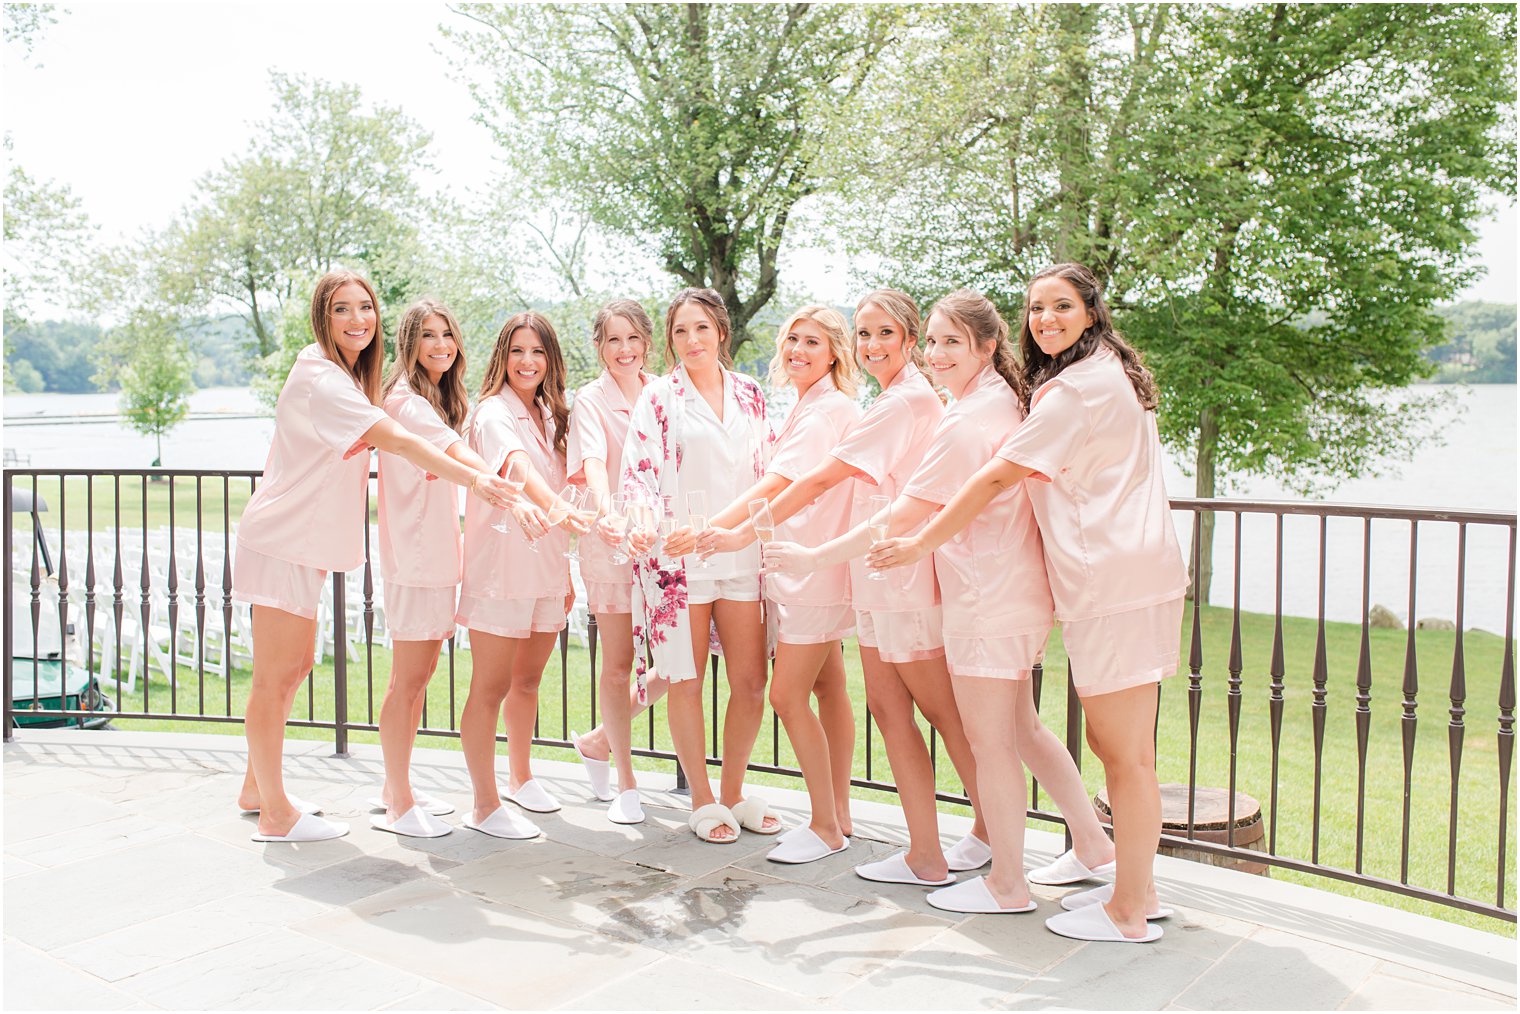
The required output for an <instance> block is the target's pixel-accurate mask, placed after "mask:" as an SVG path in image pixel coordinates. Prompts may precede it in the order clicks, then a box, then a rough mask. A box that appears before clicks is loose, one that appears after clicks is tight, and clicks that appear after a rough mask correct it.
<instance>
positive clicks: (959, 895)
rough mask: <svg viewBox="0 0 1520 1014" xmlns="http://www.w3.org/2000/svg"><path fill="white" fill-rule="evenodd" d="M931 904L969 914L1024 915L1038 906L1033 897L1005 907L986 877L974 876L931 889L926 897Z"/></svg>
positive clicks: (950, 910)
mask: <svg viewBox="0 0 1520 1014" xmlns="http://www.w3.org/2000/svg"><path fill="white" fill-rule="evenodd" d="M924 900H926V901H927V902H928V903H929V904H931V905H933V906H934V907H935V908H939V909H943V910H944V911H946V912H965V913H967V914H969V915H1022V914H1023V913H1025V912H1033V911H1034V910H1035V909H1036V908H1038V907H1039V906H1037V905H1036V904H1035V901H1034V899H1033V898H1030V899H1029V904H1027V905H1023V906H1021V907H1019V908H1004V907H1003V906H1002V905H999V904H998V900H997V899H996V898H994V897H993V896H992V892H991V891H989V890H988V889H987V878H986V877H972V878H971V879H970V880H967V881H965V882H964V883H960V884H956V885H955V886H954V887H946V888H944V889H943V890H939V891H931V892H929V894H928V895H927V896H926V897H925V899H924Z"/></svg>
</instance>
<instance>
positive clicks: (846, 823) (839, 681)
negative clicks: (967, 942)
mask: <svg viewBox="0 0 1520 1014" xmlns="http://www.w3.org/2000/svg"><path fill="white" fill-rule="evenodd" d="M770 379H771V385H772V386H773V387H776V388H779V387H781V386H782V385H783V384H791V385H792V387H793V388H794V389H795V390H796V393H797V404H796V405H795V406H794V407H793V408H792V411H791V413H790V414H789V415H788V416H787V419H786V422H785V423H784V424H783V425H782V427H781V433H780V435H779V436H777V438H776V446H775V451H774V454H773V456H772V458H771V463H770V467H769V468H768V470H767V471H766V473H765V478H763V479H761V480H760V482H758V483H756V484H755V485H754V486H753V487H751V488H750V489H749V490H747V491H746V492H744V493H743V494H741V495H740V496H739V498H738V499H736V500H735V501H734V502H733V503H731V504H729V505H728V506H727V507H726V508H725V509H724V510H722V511H720V512H719V513H718V514H717V515H716V516H715V517H714V518H713V519H712V524H713V527H712V528H710V529H709V530H708V531H707V532H705V533H703V535H702V537H701V539H699V540H698V546H699V548H700V549H702V550H703V551H704V553H706V554H711V553H712V552H714V551H718V552H734V551H737V550H739V549H741V548H743V547H744V546H745V545H748V544H749V542H750V541H751V538H752V533H753V530H754V525H753V524H751V525H750V526H749V530H748V532H744V533H741V532H733V531H729V530H728V529H733V528H736V527H737V526H739V525H740V524H742V523H743V522H744V521H745V520H746V519H748V518H750V516H751V508H752V507H753V506H754V505H755V504H756V502H757V501H758V502H760V503H764V502H765V501H767V500H770V499H772V498H774V497H775V496H776V495H777V494H779V493H780V492H781V491H782V490H784V489H786V488H787V487H788V486H790V485H791V484H792V483H793V482H794V481H796V480H797V479H800V478H801V477H802V476H803V475H804V474H806V473H807V472H808V470H809V469H811V468H812V467H813V466H814V465H816V464H818V462H820V461H822V460H823V459H824V458H825V457H827V456H828V454H829V451H831V450H832V449H833V448H834V447H835V446H837V445H838V444H839V442H840V441H841V440H843V439H844V436H845V433H846V432H848V430H849V429H850V427H851V426H853V425H854V424H855V422H856V421H857V420H858V419H859V418H860V409H859V407H858V406H857V405H856V404H855V389H856V386H857V383H858V377H857V374H856V372H855V360H854V355H853V349H851V347H850V336H849V326H848V325H847V324H846V323H845V320H844V318H843V317H842V316H840V315H839V312H838V311H836V310H832V309H830V308H828V307H825V306H805V307H803V308H802V309H800V310H798V311H797V312H796V313H794V314H792V316H791V319H790V320H788V321H786V322H785V323H784V324H783V325H782V327H781V330H780V332H779V333H778V334H777V336H776V355H775V357H774V358H773V359H772V360H771V369H770ZM761 519H762V520H763V519H764V515H763V514H762V515H761ZM849 521H850V490H849V488H848V487H847V486H845V485H843V484H841V485H839V486H836V487H835V488H834V489H832V490H830V491H829V492H827V493H825V494H823V495H822V496H821V497H819V498H818V500H817V502H816V503H813V504H811V505H809V506H807V507H806V508H804V509H803V510H802V512H801V513H799V514H797V515H796V516H795V517H793V518H792V519H791V520H790V521H789V522H787V524H786V525H785V526H784V528H783V529H782V533H783V535H784V537H786V538H791V539H795V540H797V541H798V542H801V543H803V544H804V545H818V544H820V543H823V542H826V541H828V540H829V539H832V538H834V537H835V536H838V535H841V534H843V532H844V530H845V529H846V528H848V527H849ZM765 583H766V595H765V601H766V608H767V610H768V611H769V614H770V616H771V617H772V618H773V620H774V623H773V624H771V626H772V627H773V628H774V629H775V631H776V641H777V643H776V664H775V670H774V678H773V679H772V681H771V692H770V701H771V707H772V708H773V709H774V710H775V712H776V714H777V715H778V716H780V718H781V722H782V724H783V725H785V726H786V734H787V738H788V739H790V740H791V743H792V749H793V751H794V752H795V753H796V755H797V763H798V766H799V767H801V768H802V776H803V779H804V781H805V782H806V783H807V789H808V797H809V802H810V804H811V809H812V816H811V817H810V818H809V821H808V825H807V826H806V827H801V828H798V829H796V830H795V831H789V832H788V833H787V834H786V835H785V836H784V837H783V838H782V841H781V843H780V844H779V845H777V846H776V847H775V848H774V849H772V850H771V851H770V853H769V854H768V855H767V856H766V858H767V859H770V860H771V861H772V862H777V863H809V862H813V861H815V860H818V859H823V858H824V857H826V856H831V855H833V854H834V853H836V852H840V851H843V850H844V849H846V848H848V847H849V839H848V837H846V836H847V835H848V834H849V833H850V831H851V824H850V773H851V769H852V768H853V766H854V762H855V716H854V712H853V709H852V708H851V706H850V695H849V689H848V688H847V687H846V685H845V672H844V654H843V651H842V649H841V645H840V641H841V639H842V638H844V637H846V636H848V635H849V634H850V633H851V632H852V631H853V630H854V627H855V614H854V611H853V610H852V609H851V608H850V573H849V567H848V565H846V564H844V563H839V564H836V565H834V566H831V567H819V568H817V569H816V570H814V571H812V572H811V573H809V574H803V575H791V574H776V575H774V576H772V577H770V578H767V579H766V582H765ZM810 695H812V696H816V697H817V698H818V713H817V714H814V713H813V709H812V708H811V707H810V706H809V703H808V698H809V696H810ZM820 719H821V720H820Z"/></svg>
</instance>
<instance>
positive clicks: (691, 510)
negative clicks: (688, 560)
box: [686, 489, 712, 570]
mask: <svg viewBox="0 0 1520 1014" xmlns="http://www.w3.org/2000/svg"><path fill="white" fill-rule="evenodd" d="M686 523H687V524H689V525H691V530H692V533H693V534H695V535H700V534H702V532H704V531H706V530H707V494H706V493H704V492H702V490H700V489H694V490H692V491H691V492H690V493H687V494H686ZM693 552H695V550H694V551H693ZM711 566H712V564H711V563H710V562H709V561H707V560H705V559H703V558H702V557H701V556H698V557H697V569H698V570H706V569H707V568H708V567H711Z"/></svg>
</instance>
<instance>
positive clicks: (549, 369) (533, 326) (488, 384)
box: [480, 310, 570, 456]
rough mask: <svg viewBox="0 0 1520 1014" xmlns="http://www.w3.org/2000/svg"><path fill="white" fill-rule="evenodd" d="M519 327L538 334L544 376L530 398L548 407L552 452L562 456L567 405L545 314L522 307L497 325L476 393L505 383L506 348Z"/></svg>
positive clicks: (555, 338)
mask: <svg viewBox="0 0 1520 1014" xmlns="http://www.w3.org/2000/svg"><path fill="white" fill-rule="evenodd" d="M521 328H527V329H528V330H529V331H532V332H533V333H534V334H536V335H538V340H539V341H540V342H542V343H543V346H544V358H545V359H546V360H547V361H548V362H547V364H546V369H545V370H544V377H543V379H542V380H540V381H539V382H538V390H537V391H535V392H534V393H533V401H534V403H535V404H540V405H543V406H545V407H546V408H548V409H549V412H550V414H551V415H553V416H554V451H555V453H556V454H559V455H562V456H563V455H564V453H565V441H566V440H567V439H568V437H569V434H570V406H569V405H567V404H565V357H564V355H563V353H561V352H560V348H559V335H557V334H555V333H554V325H553V324H551V323H549V318H548V317H545V316H544V315H543V314H541V313H538V312H536V311H534V310H524V311H523V312H522V313H514V314H513V315H512V316H511V317H509V318H508V319H507V322H506V323H505V324H503V325H502V326H501V333H500V334H498V335H497V336H496V347H495V348H493V349H492V350H491V359H490V361H489V362H487V363H486V376H485V380H483V381H481V384H480V396H481V397H482V398H489V397H490V396H491V395H493V394H495V393H496V392H497V391H500V390H501V388H502V385H503V384H505V383H506V382H507V350H508V349H510V348H511V347H512V335H513V333H514V332H516V331H518V330H520V329H521ZM514 397H515V395H514Z"/></svg>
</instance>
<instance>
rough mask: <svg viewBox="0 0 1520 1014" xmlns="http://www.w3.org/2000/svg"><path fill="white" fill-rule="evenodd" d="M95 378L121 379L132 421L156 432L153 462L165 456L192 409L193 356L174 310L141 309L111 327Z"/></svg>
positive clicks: (124, 410) (130, 423)
mask: <svg viewBox="0 0 1520 1014" xmlns="http://www.w3.org/2000/svg"><path fill="white" fill-rule="evenodd" d="M99 363H100V368H99V370H98V372H97V374H96V382H97V383H98V384H100V385H101V386H102V387H104V386H106V385H107V384H109V383H112V382H117V383H120V384H121V410H122V414H123V415H124V416H125V417H126V421H127V425H128V426H129V427H131V428H132V429H134V430H136V431H137V432H138V433H141V434H143V435H144V436H152V437H153V438H154V444H155V448H156V451H157V453H156V455H155V457H154V459H153V467H155V468H156V467H158V466H159V465H160V463H161V462H162V461H163V458H164V447H163V439H164V434H165V433H168V432H169V431H170V430H172V429H173V428H174V427H175V426H178V425H179V424H180V423H181V422H183V421H184V419H185V416H186V415H187V414H189V411H190V395H191V393H192V392H193V391H194V390H195V386H194V384H193V383H192V381H191V377H190V374H191V369H192V366H193V358H192V356H191V354H190V350H189V347H188V346H187V344H186V343H185V340H184V338H183V337H182V336H181V334H180V330H179V323H178V321H176V320H175V319H174V318H173V317H172V316H171V315H170V314H169V313H167V312H165V311H162V310H156V309H149V308H145V309H140V310H138V311H137V312H136V313H134V314H133V315H132V316H131V317H130V318H129V319H128V320H127V322H126V323H124V324H122V325H121V326H120V327H117V328H114V329H112V330H111V331H110V332H108V333H107V335H106V338H105V340H104V341H103V342H102V345H101V350H100V353H99Z"/></svg>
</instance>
